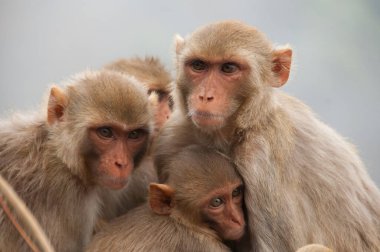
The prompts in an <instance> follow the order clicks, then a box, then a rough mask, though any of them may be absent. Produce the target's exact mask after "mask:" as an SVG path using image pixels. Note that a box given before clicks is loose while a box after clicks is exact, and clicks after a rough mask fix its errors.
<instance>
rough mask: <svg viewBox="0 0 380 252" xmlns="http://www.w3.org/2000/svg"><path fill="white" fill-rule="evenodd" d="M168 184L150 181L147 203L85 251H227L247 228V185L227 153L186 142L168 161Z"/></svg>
mask: <svg viewBox="0 0 380 252" xmlns="http://www.w3.org/2000/svg"><path fill="white" fill-rule="evenodd" d="M168 165H170V166H172V167H173V168H175V169H173V173H171V174H170V176H169V178H168V181H167V183H166V184H156V183H152V184H151V185H150V193H149V203H147V204H145V205H142V206H140V207H137V208H134V209H132V210H131V211H129V212H128V213H127V214H126V215H124V216H121V217H119V218H116V219H114V220H112V221H111V223H110V224H109V225H108V226H106V227H105V229H104V230H103V231H101V232H99V233H98V234H97V235H95V237H94V239H93V240H92V242H91V243H90V244H89V246H88V248H87V251H229V249H228V247H227V246H226V245H224V244H223V242H222V241H236V240H239V239H241V238H242V236H243V234H244V231H245V220H244V213H243V205H242V201H243V184H242V180H241V178H240V176H239V175H238V174H237V173H236V171H235V168H234V166H233V165H232V163H231V162H230V161H229V159H227V158H226V157H225V156H224V155H222V154H220V153H218V152H216V151H214V150H212V149H208V148H204V147H200V146H188V147H186V148H184V149H183V150H181V151H180V152H179V153H177V154H175V155H174V156H172V157H171V158H170V160H168Z"/></svg>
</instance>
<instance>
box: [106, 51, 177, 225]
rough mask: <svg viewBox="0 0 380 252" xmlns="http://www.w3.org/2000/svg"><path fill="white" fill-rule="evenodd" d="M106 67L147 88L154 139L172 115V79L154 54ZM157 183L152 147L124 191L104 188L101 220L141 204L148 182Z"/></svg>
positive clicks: (147, 188) (118, 61)
mask: <svg viewBox="0 0 380 252" xmlns="http://www.w3.org/2000/svg"><path fill="white" fill-rule="evenodd" d="M104 68H105V69H108V70H112V71H116V72H120V73H123V74H127V75H130V76H133V77H134V78H136V79H137V80H138V81H140V83H141V84H143V85H144V86H145V87H146V89H147V90H148V91H147V92H148V95H149V101H150V106H151V110H152V111H153V115H154V132H153V133H152V135H153V136H152V137H151V141H154V140H155V139H156V137H157V135H158V134H159V131H160V130H161V127H162V125H163V124H164V123H165V122H166V121H167V119H168V118H169V116H170V115H171V110H172V107H173V101H172V98H171V96H170V92H171V89H172V79H171V76H170V74H169V72H168V71H166V69H165V67H164V66H163V64H162V63H161V62H160V61H159V59H157V58H154V57H146V58H144V59H141V58H137V57H136V58H131V59H120V60H117V61H114V62H112V63H110V64H107V65H106V66H105V67H104ZM151 182H157V173H156V170H155V168H154V166H153V161H152V157H151V149H150V148H148V150H147V155H145V157H144V159H143V160H142V161H141V163H140V165H139V167H138V168H137V169H136V170H135V171H134V172H133V174H132V175H131V177H130V178H129V181H128V184H127V186H126V187H125V188H123V190H119V191H113V190H112V191H111V190H107V189H105V190H103V191H102V192H101V194H102V196H101V199H102V201H103V204H102V205H103V207H102V210H101V212H102V219H105V220H110V219H112V218H115V217H117V216H120V215H122V214H124V213H126V212H127V211H128V210H130V209H132V208H134V207H136V206H138V205H140V204H142V203H144V202H145V201H146V198H147V196H148V190H149V184H150V183H151Z"/></svg>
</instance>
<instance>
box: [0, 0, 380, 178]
mask: <svg viewBox="0 0 380 252" xmlns="http://www.w3.org/2000/svg"><path fill="white" fill-rule="evenodd" d="M223 19H238V20H242V21H244V22H246V23H249V24H251V25H254V26H256V27H258V28H259V29H260V30H262V31H263V32H265V33H266V34H267V36H268V37H269V38H270V39H271V40H272V41H273V42H274V43H275V44H278V45H280V44H285V43H289V44H290V45H291V46H292V47H293V49H294V52H295V68H294V70H295V71H293V72H292V76H291V80H290V81H289V82H288V83H287V84H286V86H285V87H284V88H283V89H284V90H285V91H286V92H288V93H290V94H292V95H294V96H296V97H298V98H299V99H301V100H303V101H304V102H305V103H306V104H308V105H309V106H310V107H311V108H312V109H313V110H314V111H315V112H316V113H317V114H318V115H319V117H320V118H321V120H323V121H324V122H326V123H327V124H328V125H330V126H331V127H333V128H335V129H336V130H337V131H338V132H340V133H341V134H342V135H343V136H345V137H346V138H347V139H349V140H350V141H351V142H352V143H353V144H355V145H356V146H357V149H358V151H359V153H360V155H361V157H362V159H363V161H364V163H365V164H366V166H367V168H368V171H369V173H370V175H371V177H372V178H373V179H374V180H375V181H376V183H377V184H378V185H380V168H379V165H378V164H379V163H380V134H379V129H380V82H379V74H380V1H378V0H362V1H360V0H345V1H343V0H336V1H328V0H315V1H303V0H278V1H272V0H266V1H258V0H246V1H243V0H235V1H225V0H211V1H205V0H203V1H199V0H193V1H165V0H160V1H146V0H139V1H126V0H119V1H116V0H107V1H105V0H103V1H101V0H98V1H96V0H87V1H83V0H82V1H81V0H65V1H58V0H33V1H31V0H23V1H21V0H0V115H1V116H2V117H4V116H6V115H8V114H9V113H11V112H12V111H15V110H17V111H19V110H21V111H22V110H30V109H35V108H37V107H38V105H39V103H40V101H41V98H42V96H43V95H44V94H45V93H46V90H47V88H48V87H49V86H50V85H51V84H52V83H55V82H58V83H59V82H60V81H62V80H64V79H66V78H67V77H69V76H70V75H72V74H74V73H77V72H80V71H83V70H85V69H88V68H90V69H96V68H99V67H100V66H102V65H104V64H106V63H108V62H110V61H112V60H115V59H117V58H120V57H131V56H145V55H153V56H157V57H159V58H161V60H162V61H163V62H164V63H165V64H166V65H167V68H168V69H170V70H171V71H172V73H174V72H173V64H172V58H173V52H172V41H173V36H174V34H176V33H179V34H181V35H186V34H188V33H190V32H191V31H193V30H194V29H195V28H196V27H198V26H200V25H204V24H207V23H209V22H212V21H217V20H223Z"/></svg>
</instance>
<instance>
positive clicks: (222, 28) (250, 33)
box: [184, 21, 272, 57]
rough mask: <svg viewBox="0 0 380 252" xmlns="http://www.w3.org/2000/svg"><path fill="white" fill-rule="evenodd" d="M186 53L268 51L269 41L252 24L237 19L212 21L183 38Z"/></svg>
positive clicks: (209, 53) (227, 53) (218, 53)
mask: <svg viewBox="0 0 380 252" xmlns="http://www.w3.org/2000/svg"><path fill="white" fill-rule="evenodd" d="M184 43H185V46H186V48H187V49H188V50H187V51H185V52H186V53H198V54H205V55H209V56H212V55H225V56H226V57H228V55H231V54H236V52H237V51H239V50H240V51H244V50H245V51H249V52H251V53H252V52H257V53H263V52H264V53H266V52H268V53H269V52H270V51H271V49H272V46H271V43H270V41H269V40H268V39H267V38H266V36H265V35H264V34H263V33H262V32H260V31H259V30H257V29H256V28H255V27H253V26H249V25H246V24H244V23H242V22H238V21H222V22H217V23H212V24H209V25H206V26H204V27H201V28H199V29H197V30H195V31H194V32H193V33H192V34H191V35H190V36H189V37H187V38H186V39H185V42H184Z"/></svg>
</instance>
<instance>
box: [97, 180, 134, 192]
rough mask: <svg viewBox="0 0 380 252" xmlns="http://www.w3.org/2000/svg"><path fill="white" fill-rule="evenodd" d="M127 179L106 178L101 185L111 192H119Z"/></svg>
mask: <svg viewBox="0 0 380 252" xmlns="http://www.w3.org/2000/svg"><path fill="white" fill-rule="evenodd" d="M127 182H128V178H125V179H124V178H123V179H121V178H120V179H112V178H107V179H104V180H103V181H102V185H103V186H104V187H107V188H109V189H112V190H120V189H122V188H124V187H125V186H126V185H127Z"/></svg>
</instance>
